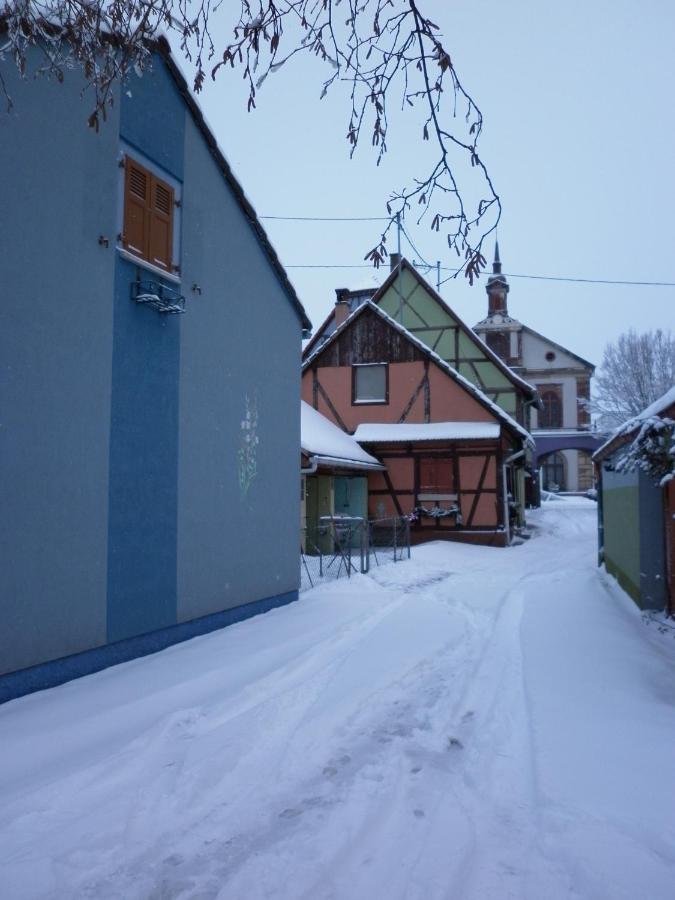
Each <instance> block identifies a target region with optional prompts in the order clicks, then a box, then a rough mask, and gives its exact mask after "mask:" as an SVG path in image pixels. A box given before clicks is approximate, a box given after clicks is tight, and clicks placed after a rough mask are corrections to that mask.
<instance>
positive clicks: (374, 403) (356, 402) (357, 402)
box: [352, 400, 389, 406]
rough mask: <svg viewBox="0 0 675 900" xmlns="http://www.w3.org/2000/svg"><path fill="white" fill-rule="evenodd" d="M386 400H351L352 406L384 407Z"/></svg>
mask: <svg viewBox="0 0 675 900" xmlns="http://www.w3.org/2000/svg"><path fill="white" fill-rule="evenodd" d="M388 403H389V401H388V400H352V406H386V405H387V404H388Z"/></svg>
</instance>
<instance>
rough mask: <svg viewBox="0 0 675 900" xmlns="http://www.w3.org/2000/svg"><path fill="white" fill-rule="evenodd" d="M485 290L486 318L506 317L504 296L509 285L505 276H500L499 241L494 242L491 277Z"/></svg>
mask: <svg viewBox="0 0 675 900" xmlns="http://www.w3.org/2000/svg"><path fill="white" fill-rule="evenodd" d="M485 290H486V291H487V295H488V316H494V315H501V316H508V314H509V312H508V309H507V307H506V295H507V294H508V292H509V283H508V281H507V280H506V276H505V275H502V261H501V259H500V258H499V241H497V240H495V258H494V262H493V263H492V275H490V277H489V278H488V280H487V284H486V285H485Z"/></svg>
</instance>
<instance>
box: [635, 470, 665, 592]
mask: <svg viewBox="0 0 675 900" xmlns="http://www.w3.org/2000/svg"><path fill="white" fill-rule="evenodd" d="M639 479H640V598H641V603H640V605H641V606H642V608H643V609H656V610H662V609H665V606H666V603H667V602H668V592H667V584H666V548H665V534H664V518H663V491H662V490H661V488H660V487H659V486H658V484H656V483H655V482H654V481H652V480H651V479H650V478H649V477H648V476H647V475H646V473H645V472H640V474H639Z"/></svg>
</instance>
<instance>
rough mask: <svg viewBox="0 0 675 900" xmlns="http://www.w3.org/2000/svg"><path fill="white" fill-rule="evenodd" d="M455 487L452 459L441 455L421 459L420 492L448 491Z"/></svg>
mask: <svg viewBox="0 0 675 900" xmlns="http://www.w3.org/2000/svg"><path fill="white" fill-rule="evenodd" d="M453 488H454V478H453V471H452V460H451V459H448V458H447V457H446V458H443V457H439V456H431V457H426V458H422V459H420V493H422V494H424V493H435V492H437V491H440V492H441V493H448V492H449V491H452V490H453Z"/></svg>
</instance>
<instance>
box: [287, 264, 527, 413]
mask: <svg viewBox="0 0 675 900" xmlns="http://www.w3.org/2000/svg"><path fill="white" fill-rule="evenodd" d="M403 269H406V270H407V271H409V272H410V273H411V274H412V275H413V277H414V278H415V279H416V280H417V282H418V283H419V284H420V286H421V287H422V288H423V289H424V290H425V291H427V293H428V294H429V295H430V296H431V297H433V299H434V300H435V301H436V303H438V305H439V306H440V307H441V308H442V309H443V310H444V312H446V313H447V314H448V315H449V316H451V317H452V318H453V319H455V320H456V322H457V325H458V326H459V328H460V329H461V330H462V332H463V333H464V334H465V335H466V336H467V337H468V338H469V340H471V341H472V342H473V343H474V344H475V346H476V347H478V349H479V350H480V351H481V353H483V354H485V356H486V357H487V358H488V360H489V361H490V362H492V363H494V365H495V366H497V368H498V369H499V370H500V372H502V374H503V375H505V376H506V377H507V378H508V379H509V381H510V382H511V383H512V384H513V385H514V386H515V387H517V388H519V389H520V390H521V391H523V392H524V393H526V394H528V395H529V396H530V397H535V396H536V393H537V391H536V388H535V387H533V386H532V385H531V384H529V383H528V382H527V381H525V380H524V379H523V378H521V377H520V376H519V375H516V373H515V372H514V371H513V369H510V368H509V367H508V366H507V365H506V363H505V362H504V360H502V359H500V357H499V356H497V354H496V353H495V352H494V351H493V350H491V349H490V348H489V347H488V345H487V344H486V343H485V341H483V340H482V339H481V338H480V337H479V336H478V335H477V334H476V332H475V331H473V330H472V329H471V328H469V327H468V325H465V324H464V322H463V320H462V319H461V317H460V316H458V315H457V313H456V312H454V311H453V310H452V309H451V308H450V307H449V306H448V304H447V303H446V302H445V300H444V299H443V298H442V297H441V295H440V294H439V293H437V291H436V290H434V288H433V287H432V286H431V285H430V284H429V282H428V281H426V279H424V278H423V277H422V276H421V275H420V273H419V272H418V271H417V269H416V268H415V267H414V266H413V265H411V264H410V263H409V262H408V260H407V259H406V258H405V257H403V258H402V259H401V261H400V262H399V264H398V265H397V266H395V267H394V268H393V269H392V271H391V272H390V273H389V275H388V277H387V278H386V280H385V281H384V282H383V284H381V285H380V287H379V288H378V289H377V290H376V291H375V293H374V294H373V297H372V302H373V303H376V304H379V302H380V300H381V299H382V298H383V297H384V295H385V294H386V292H387V291H388V290H389V288H390V287H392V285H393V284H394V282H395V281H396V278H397V277H398V273H399V270H403ZM358 293H361V292H360V291H350V294H358ZM334 316H335V310H334V309H333V310H331V312H330V313H329V314H328V316H327V317H326V319H325V320H324V322H323V323H322V324H321V326H320V327H319V329H318V330H317V332H316V334H315V335H314V337H313V338H312V339H311V341H310V342H309V343H308V344H307V346H306V347H305V351H304V353H305V355H308V354H310V353H311V352H312V351H313V350H314V348H315V345H316V343H317V341H318V340H319V339H320V338H321V336H322V335H323V333H324V331H325V330H326V328H327V327H328V325H329V324H330V322H331V320H332V319H333V317H334ZM440 327H441V326H439V328H440ZM453 371H454V370H453Z"/></svg>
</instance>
